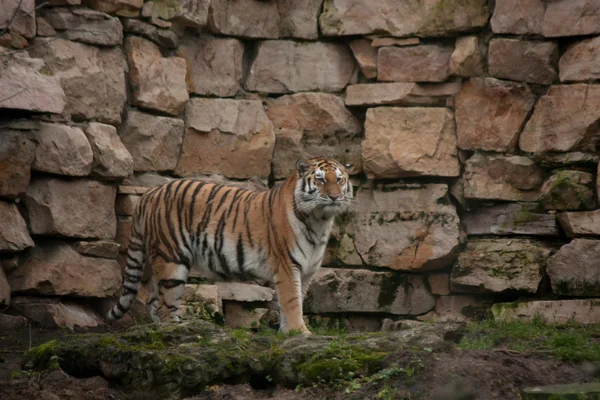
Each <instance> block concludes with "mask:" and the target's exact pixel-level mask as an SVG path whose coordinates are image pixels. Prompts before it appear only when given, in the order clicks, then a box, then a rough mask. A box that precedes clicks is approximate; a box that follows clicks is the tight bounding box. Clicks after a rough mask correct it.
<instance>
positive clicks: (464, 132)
mask: <svg viewBox="0 0 600 400" xmlns="http://www.w3.org/2000/svg"><path fill="white" fill-rule="evenodd" d="M534 103H535V95H534V94H533V92H532V91H531V89H529V86H527V85H526V84H521V83H514V82H508V81H501V80H498V79H494V78H472V79H470V80H469V81H468V82H466V83H465V84H464V85H463V87H462V90H461V91H460V93H459V94H458V95H457V96H456V99H455V104H456V129H457V136H458V147H460V148H461V149H463V150H479V149H480V150H486V151H498V152H505V151H514V150H515V149H516V146H517V142H518V140H519V133H520V132H521V127H522V126H523V123H524V122H525V119H526V118H527V115H529V112H530V111H531V109H532V108H533V104H534Z"/></svg>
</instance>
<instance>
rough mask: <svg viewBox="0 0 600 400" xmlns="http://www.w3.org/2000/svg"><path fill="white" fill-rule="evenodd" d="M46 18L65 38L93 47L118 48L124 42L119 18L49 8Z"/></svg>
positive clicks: (74, 10) (98, 12)
mask: <svg viewBox="0 0 600 400" xmlns="http://www.w3.org/2000/svg"><path fill="white" fill-rule="evenodd" d="M44 18H45V19H46V21H47V22H48V23H49V24H50V25H51V26H52V27H53V28H54V29H55V30H57V31H64V32H63V37H64V38H65V39H67V40H74V41H76V42H82V43H86V44H91V45H99V46H118V45H120V44H121V43H122V42H123V26H122V25H121V22H120V21H119V19H118V18H115V17H111V16H110V15H108V14H105V13H103V12H100V11H95V10H90V9H87V8H62V7H57V8H48V9H46V10H45V11H44Z"/></svg>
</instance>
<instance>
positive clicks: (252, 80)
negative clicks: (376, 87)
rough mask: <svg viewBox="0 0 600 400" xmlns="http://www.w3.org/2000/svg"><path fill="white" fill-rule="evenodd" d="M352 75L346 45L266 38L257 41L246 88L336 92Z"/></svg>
mask: <svg viewBox="0 0 600 400" xmlns="http://www.w3.org/2000/svg"><path fill="white" fill-rule="evenodd" d="M316 71H319V72H318V73H315V72H316ZM355 75H356V64H355V62H354V58H353V57H352V52H351V51H350V49H349V48H348V47H347V46H345V45H340V44H334V43H323V42H305V43H298V42H293V41H289V40H268V41H264V42H260V43H259V44H258V48H257V55H256V58H255V60H254V62H253V63H252V65H251V67H250V72H249V74H248V78H247V80H246V84H245V87H246V89H247V90H250V91H257V92H263V93H289V92H306V91H313V90H315V91H323V92H337V91H340V90H342V89H344V88H345V87H346V85H347V84H348V83H349V82H350V80H351V79H352V78H353V77H354V76H355Z"/></svg>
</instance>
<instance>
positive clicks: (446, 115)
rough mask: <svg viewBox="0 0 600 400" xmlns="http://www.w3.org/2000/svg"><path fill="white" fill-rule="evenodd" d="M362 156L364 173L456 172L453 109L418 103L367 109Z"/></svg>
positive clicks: (382, 175)
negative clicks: (430, 106)
mask: <svg viewBox="0 0 600 400" xmlns="http://www.w3.org/2000/svg"><path fill="white" fill-rule="evenodd" d="M362 156H363V164H364V169H365V172H366V173H367V176H374V177H377V178H399V177H406V176H420V175H433V176H458V175H459V172H460V171H459V165H458V159H457V158H456V127H455V125H454V118H453V116H452V112H451V111H450V110H448V109H445V108H420V107H415V108H397V107H379V108H373V109H369V110H368V111H367V119H366V122H365V141H364V142H363V152H362Z"/></svg>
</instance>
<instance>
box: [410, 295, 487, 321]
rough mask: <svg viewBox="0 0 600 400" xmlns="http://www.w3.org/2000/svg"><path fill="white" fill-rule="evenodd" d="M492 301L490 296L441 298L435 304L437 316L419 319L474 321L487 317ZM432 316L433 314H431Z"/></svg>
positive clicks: (449, 296)
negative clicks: (483, 316)
mask: <svg viewBox="0 0 600 400" xmlns="http://www.w3.org/2000/svg"><path fill="white" fill-rule="evenodd" d="M491 303H492V301H491V299H490V298H489V297H488V296H482V295H477V296H470V295H464V294H452V295H448V296H440V297H438V298H437V300H436V302H435V314H434V315H432V316H431V317H430V318H426V317H427V314H426V315H422V316H419V317H417V318H418V319H422V320H423V321H427V320H431V319H434V320H435V319H439V318H449V319H461V320H464V319H474V318H476V317H480V316H482V315H485V314H486V313H487V311H488V310H489V308H490V305H491ZM429 314H431V313H429Z"/></svg>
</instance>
